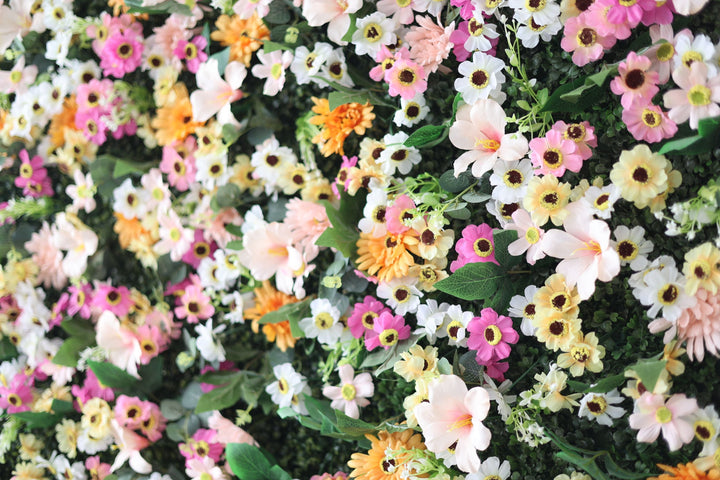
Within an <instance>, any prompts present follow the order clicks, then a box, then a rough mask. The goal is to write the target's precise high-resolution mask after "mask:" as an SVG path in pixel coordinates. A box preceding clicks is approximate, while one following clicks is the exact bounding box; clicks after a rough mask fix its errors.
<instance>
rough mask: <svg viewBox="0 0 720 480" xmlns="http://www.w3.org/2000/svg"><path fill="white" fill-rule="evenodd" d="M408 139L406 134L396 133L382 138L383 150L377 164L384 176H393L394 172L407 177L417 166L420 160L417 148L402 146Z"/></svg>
mask: <svg viewBox="0 0 720 480" xmlns="http://www.w3.org/2000/svg"><path fill="white" fill-rule="evenodd" d="M408 137H409V135H408V134H407V133H405V132H398V133H396V134H394V135H385V137H384V138H383V142H384V143H385V149H384V150H383V151H382V153H381V154H380V158H379V159H378V161H377V163H378V165H380V167H381V168H382V171H383V173H384V174H385V175H395V171H396V170H397V171H400V173H402V174H403V175H407V174H408V173H410V170H411V169H412V167H413V165H417V164H418V163H420V160H422V157H421V156H420V152H419V151H418V149H417V148H415V147H406V146H405V145H404V142H405V140H407V139H408Z"/></svg>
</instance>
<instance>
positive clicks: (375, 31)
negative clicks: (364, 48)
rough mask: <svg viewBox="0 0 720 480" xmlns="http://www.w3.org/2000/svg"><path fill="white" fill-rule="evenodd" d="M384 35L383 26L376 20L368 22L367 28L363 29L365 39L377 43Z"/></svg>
mask: <svg viewBox="0 0 720 480" xmlns="http://www.w3.org/2000/svg"><path fill="white" fill-rule="evenodd" d="M382 35H383V29H382V27H381V26H380V25H379V24H377V23H374V22H371V23H368V24H367V25H365V28H364V29H363V37H364V38H365V40H367V41H369V42H371V43H375V42H378V41H380V38H381V37H382Z"/></svg>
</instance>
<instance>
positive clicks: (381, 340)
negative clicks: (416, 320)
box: [365, 311, 410, 350]
mask: <svg viewBox="0 0 720 480" xmlns="http://www.w3.org/2000/svg"><path fill="white" fill-rule="evenodd" d="M409 337H410V325H406V324H405V319H404V318H403V317H402V316H400V315H393V314H392V313H391V312H389V311H385V312H382V313H381V314H380V315H379V316H378V317H377V318H376V319H375V321H374V322H373V329H372V331H371V332H368V336H366V337H365V347H366V348H367V349H368V350H374V349H375V348H377V347H380V346H382V347H383V348H384V349H385V350H387V349H388V348H390V347H392V346H393V345H395V344H396V343H397V342H399V341H400V340H405V339H406V338H409Z"/></svg>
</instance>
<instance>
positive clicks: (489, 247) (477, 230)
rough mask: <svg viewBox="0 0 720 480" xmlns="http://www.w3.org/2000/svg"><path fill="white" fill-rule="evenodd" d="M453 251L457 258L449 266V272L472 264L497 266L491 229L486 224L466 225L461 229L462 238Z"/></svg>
mask: <svg viewBox="0 0 720 480" xmlns="http://www.w3.org/2000/svg"><path fill="white" fill-rule="evenodd" d="M455 251H456V252H457V254H458V258H457V260H455V261H453V262H452V263H451V264H450V271H451V272H454V271H455V270H457V269H458V268H460V267H462V266H464V265H465V264H467V263H473V262H493V263H495V264H497V265H499V263H498V262H497V260H495V241H494V240H493V231H492V227H491V226H490V225H488V224H487V223H483V224H481V225H468V226H466V227H465V228H463V231H462V238H461V239H460V240H458V241H457V243H456V244H455Z"/></svg>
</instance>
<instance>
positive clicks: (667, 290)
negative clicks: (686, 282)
mask: <svg viewBox="0 0 720 480" xmlns="http://www.w3.org/2000/svg"><path fill="white" fill-rule="evenodd" d="M678 294H679V290H678V288H677V287H676V286H675V285H673V284H672V283H668V284H665V285H664V286H663V287H662V288H661V289H660V290H658V294H657V296H658V300H659V301H660V303H662V304H663V305H672V304H673V303H675V301H676V300H677V298H678Z"/></svg>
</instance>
